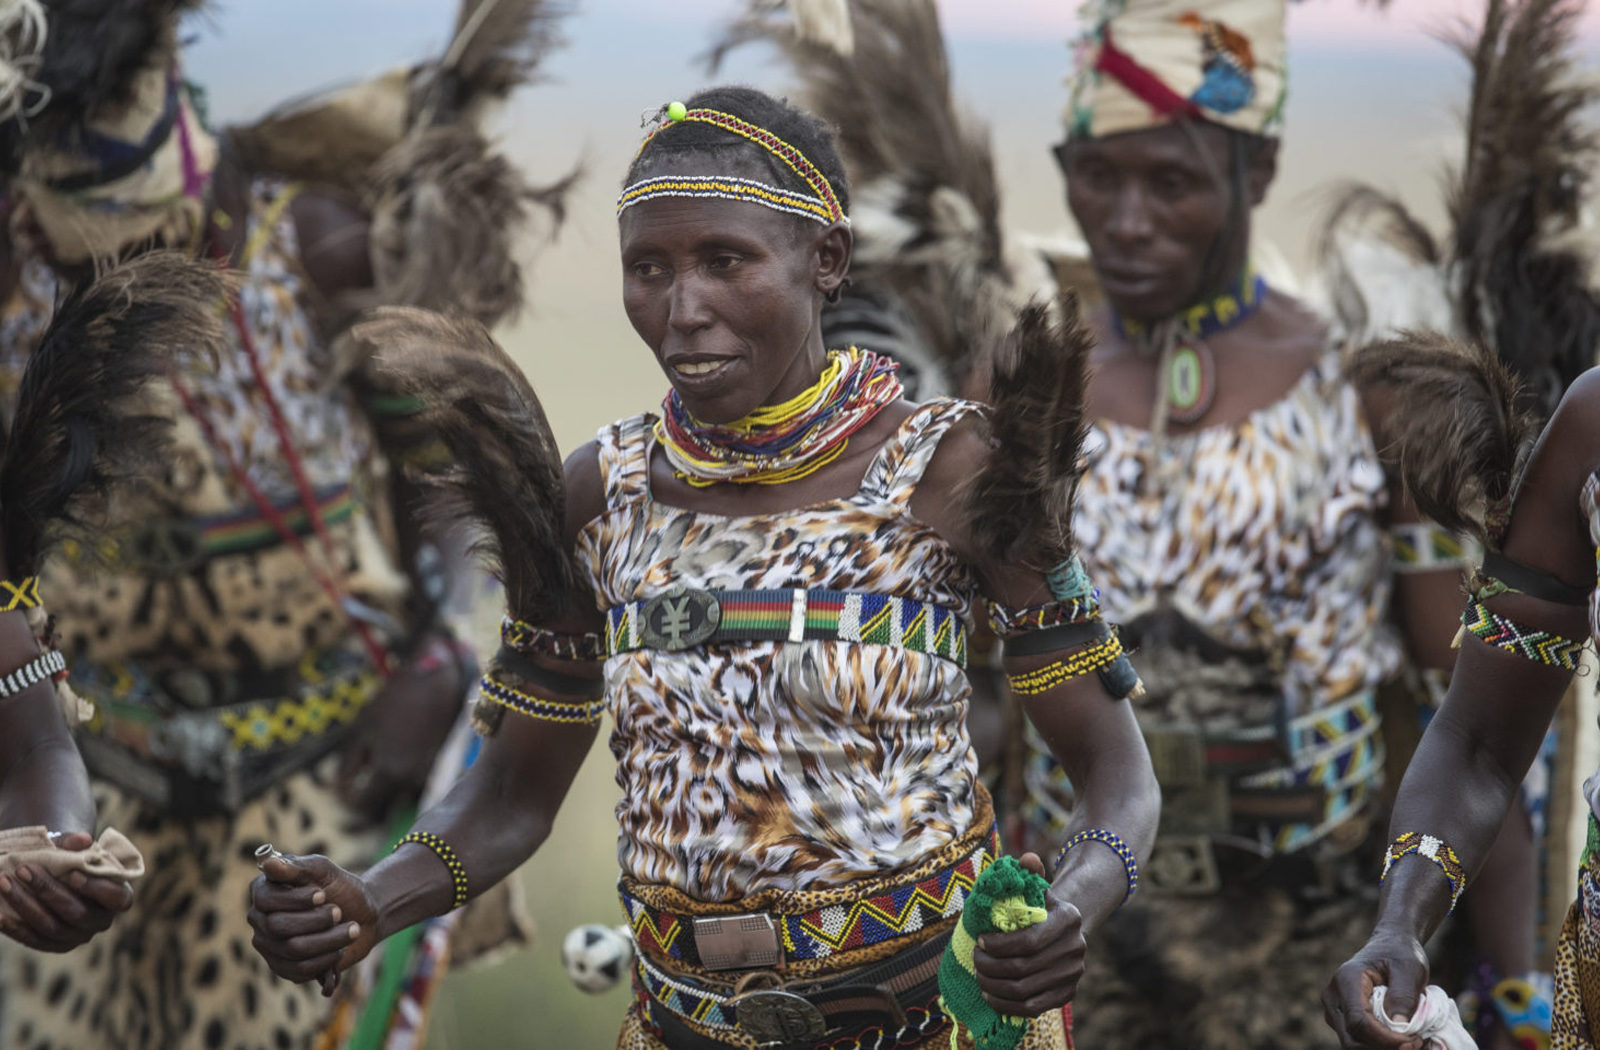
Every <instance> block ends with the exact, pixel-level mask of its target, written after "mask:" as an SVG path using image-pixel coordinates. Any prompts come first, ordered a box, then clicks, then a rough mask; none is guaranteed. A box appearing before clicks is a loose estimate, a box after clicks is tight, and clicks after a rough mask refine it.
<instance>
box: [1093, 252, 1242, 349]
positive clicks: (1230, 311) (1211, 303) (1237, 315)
mask: <svg viewBox="0 0 1600 1050" xmlns="http://www.w3.org/2000/svg"><path fill="white" fill-rule="evenodd" d="M1266 297H1267V279H1266V278H1265V277H1262V276H1261V275H1260V274H1258V273H1256V271H1255V267H1253V266H1250V265H1248V264H1247V265H1246V266H1245V269H1244V273H1242V274H1240V275H1239V277H1238V279H1237V280H1235V281H1234V282H1233V283H1232V284H1230V285H1229V286H1228V287H1227V288H1225V289H1223V291H1222V292H1221V293H1219V294H1218V295H1216V296H1214V297H1213V298H1211V299H1209V300H1207V301H1205V302H1203V303H1196V304H1195V305H1194V306H1191V307H1188V308H1187V309H1184V310H1180V311H1178V314H1177V316H1176V317H1175V318H1174V320H1175V321H1176V322H1177V326H1178V338H1179V339H1180V340H1184V339H1210V338H1211V337H1212V336H1214V335H1218V334H1220V333H1222V332H1226V331H1227V330H1228V329H1230V328H1235V327H1237V326H1239V325H1241V324H1243V323H1244V322H1245V321H1246V320H1248V319H1249V318H1250V316H1251V315H1252V314H1254V313H1255V312H1256V311H1257V310H1259V309H1261V304H1262V302H1263V301H1264V300H1265V299H1266ZM1111 320H1112V323H1113V324H1114V325H1115V326H1116V329H1117V334H1118V335H1121V336H1122V337H1123V338H1125V339H1128V340H1131V341H1133V342H1136V343H1142V342H1145V341H1147V340H1149V338H1150V334H1151V326H1150V325H1149V324H1146V323H1145V322H1143V321H1135V320H1133V319H1132V318H1126V317H1123V316H1121V315H1120V314H1118V313H1117V312H1116V311H1115V310H1112V311H1111Z"/></svg>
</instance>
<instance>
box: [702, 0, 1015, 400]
mask: <svg viewBox="0 0 1600 1050" xmlns="http://www.w3.org/2000/svg"><path fill="white" fill-rule="evenodd" d="M848 11H849V15H850V19H851V36H852V40H853V47H852V48H851V49H849V50H848V51H846V50H841V49H840V48H839V47H838V46H836V45H834V44H830V43H824V42H819V41H818V40H817V39H816V38H815V35H814V34H813V33H811V32H810V31H809V30H808V28H807V26H806V25H805V24H804V23H803V22H802V21H801V20H800V19H797V18H795V17H792V16H791V13H790V9H789V6H788V5H786V4H779V3H775V2H772V0H753V2H752V3H751V4H750V6H749V8H748V9H747V11H746V13H745V15H744V16H743V17H741V18H740V19H738V20H737V21H735V22H734V23H733V24H731V25H730V26H729V27H728V29H727V30H726V31H725V33H724V34H723V36H722V38H721V39H720V40H719V41H718V42H717V44H716V45H715V46H714V47H713V49H712V51H711V55H710V61H711V64H712V66H713V67H715V66H716V65H717V64H718V63H719V62H720V61H721V60H722V58H723V56H725V55H726V54H727V53H728V52H729V51H731V50H732V49H734V48H737V47H740V46H742V45H744V44H746V43H749V42H753V41H767V42H769V43H772V44H775V45H776V46H777V47H778V49H779V51H780V53H781V54H782V55H783V57H784V58H785V59H786V60H787V62H788V63H789V65H790V67H791V68H792V70H793V72H794V74H795V75H796V76H797V77H798V78H799V82H800V88H801V95H802V98H803V101H804V103H805V105H806V106H807V107H808V108H809V109H811V110H812V111H813V112H815V113H817V114H819V115H820V116H822V117H823V118H824V119H826V120H828V121H830V122H831V123H832V124H834V125H835V126H836V127H837V129H838V133H839V147H840V151H841V153H842V155H843V158H844V162H845V167H846V169H847V171H848V173H849V176H850V181H851V185H852V186H853V187H854V192H853V194H852V197H853V198H854V201H855V204H854V207H853V209H852V210H853V216H852V221H853V224H854V227H855V232H856V255H855V262H854V267H853V271H852V277H853V278H854V279H855V280H856V281H858V282H860V283H861V284H863V285H864V286H866V287H868V288H878V289H883V290H885V291H888V292H892V293H894V294H895V295H896V296H897V297H899V299H900V300H901V301H902V302H903V303H904V304H905V305H906V307H907V308H908V309H909V310H910V311H911V313H912V314H913V315H914V316H915V317H917V319H918V322H919V325H920V327H921V328H922V329H923V335H924V340H925V342H926V343H927V345H928V346H929V348H930V350H931V351H932V353H933V355H934V356H935V357H936V358H937V359H938V360H939V362H940V365H941V367H942V368H943V369H944V370H945V371H946V373H947V377H948V381H947V382H946V383H945V385H946V386H947V387H949V388H959V387H960V386H961V384H962V382H963V381H964V380H965V378H966V376H967V374H968V373H969V372H970V371H971V370H972V369H973V367H974V366H975V365H976V364H977V363H978V362H979V361H980V360H983V359H985V358H986V357H987V356H988V355H990V354H992V353H993V352H994V350H995V348H996V346H997V344H998V341H999V339H1001V338H1003V337H1004V335H1005V333H1007V332H1008V331H1010V330H1011V327H1012V325H1013V324H1014V323H1015V321H1016V317H1017V313H1018V311H1019V310H1020V309H1021V308H1022V306H1023V305H1024V304H1025V303H1026V302H1028V301H1029V300H1030V299H1031V298H1032V294H1033V292H1034V291H1035V289H1033V288H1031V287H1027V288H1022V287H1019V285H1021V284H1022V283H1023V282H1021V281H1020V280H1019V275H1018V274H1017V273H1016V272H1015V267H1014V266H1013V265H1011V259H1010V256H1009V255H1008V249H1007V245H1006V242H1005V238H1004V237H1003V235H1002V232H1001V225H1000V188H999V179H998V177H997V175H996V172H995V166H994V157H993V153H992V151H991V149H990V145H989V137H988V131H987V128H986V127H985V126H984V125H983V124H982V123H981V122H980V121H977V120H974V119H972V118H970V117H969V116H968V115H967V114H965V113H964V112H962V111H961V110H960V109H959V107H957V105H956V103H955V99H954V96H953V94H952V91H951V83H950V69H949V64H948V61H947V59H946V56H945V48H944V38H943V35H942V34H941V32H940V29H939V17H938V9H937V8H936V6H935V5H934V3H933V2H932V0H852V2H851V3H850V4H849V5H848Z"/></svg>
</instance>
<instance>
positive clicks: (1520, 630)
mask: <svg viewBox="0 0 1600 1050" xmlns="http://www.w3.org/2000/svg"><path fill="white" fill-rule="evenodd" d="M1461 628H1462V630H1463V631H1465V632H1466V633H1468V634H1471V635H1472V636H1473V637H1475V638H1477V639H1478V640H1480V641H1482V642H1484V643H1486V644H1488V645H1492V646H1494V647H1495V648H1496V649H1501V650H1503V651H1505V652H1508V653H1511V654H1512V655H1513V656H1520V657H1522V658H1523V659H1524V660H1531V661H1533V662H1534V663H1536V664H1544V665H1545V666H1546V667H1559V668H1561V669H1562V670H1565V671H1573V670H1576V669H1577V667H1578V659H1579V654H1580V653H1582V652H1583V646H1584V643H1583V642H1580V641H1574V640H1572V639H1571V638H1563V637H1562V636H1561V635H1559V634H1551V633H1550V632H1549V631H1541V630H1537V629H1535V628H1532V627H1525V626H1523V625H1522V624H1519V623H1517V622H1516V621H1515V620H1509V619H1507V618H1506V617H1504V616H1501V615H1499V614H1498V613H1495V612H1494V611H1492V610H1491V609H1490V608H1489V607H1488V606H1487V605H1484V604H1483V601H1482V597H1481V596H1480V597H1476V598H1473V599H1472V600H1471V601H1469V602H1468V603H1467V609H1466V612H1464V613H1462V614H1461Z"/></svg>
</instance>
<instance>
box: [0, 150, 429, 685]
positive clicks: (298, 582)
mask: <svg viewBox="0 0 1600 1050" xmlns="http://www.w3.org/2000/svg"><path fill="white" fill-rule="evenodd" d="M286 192H287V191H286V187H285V185H284V184H283V183H282V182H280V181H278V180H272V179H259V180H257V181H256V182H255V184H254V186H253V194H252V201H251V208H250V213H249V217H248V223H247V228H246V231H245V236H246V238H247V242H249V243H251V244H253V245H254V249H255V250H254V251H252V252H251V253H250V254H249V257H248V260H247V261H246V262H245V263H244V264H243V265H242V267H241V268H242V270H243V284H242V287H241V291H240V302H241V304H242V307H243V315H244V318H245V324H244V328H245V331H247V332H248V333H249V337H250V340H251V344H252V345H253V346H254V348H255V350H256V351H257V353H258V354H259V359H260V364H261V369H262V372H263V374H264V376H265V378H266V382H267V384H268V385H269V386H270V388H271V390H272V393H273V396H274V398H275V399H276V401H277V403H278V405H279V406H280V408H281V410H282V412H283V415H284V418H285V422H286V423H287V425H288V430H289V432H290V434H291V435H292V440H293V443H294V448H295V450H296V452H298V453H299V455H300V457H301V459H302V461H303V463H304V465H305V470H306V474H307V476H308V478H309V481H310V483H311V485H312V486H313V487H314V488H316V489H318V490H326V489H329V488H331V487H332V486H336V485H340V484H348V485H350V487H351V491H352V493H353V494H354V496H355V498H356V501H357V504H358V510H357V511H356V513H354V514H353V515H352V516H350V517H348V518H345V519H344V520H341V521H338V522H332V523H330V524H329V526H328V531H329V534H330V537H331V539H332V541H333V543H332V546H333V552H334V560H335V562H336V563H337V564H336V566H335V570H334V571H335V573H336V574H338V575H339V576H340V577H341V578H342V579H343V581H344V586H345V588H346V590H347V591H348V592H349V593H350V594H352V595H354V596H356V597H357V598H359V599H360V600H362V601H363V602H365V603H366V604H368V605H370V606H374V607H376V608H379V609H383V610H385V611H388V612H390V613H391V614H393V613H397V612H398V611H399V610H400V607H401V602H402V599H403V595H404V592H405V588H406V586H407V584H406V580H405V577H404V576H403V574H401V572H400V571H399V569H398V567H397V562H396V559H395V555H394V552H395V550H396V549H397V547H396V545H395V542H394V539H393V523H392V520H391V517H390V513H389V509H388V499H387V481H386V475H387V469H388V468H387V464H386V461H385V460H384V458H383V456H382V455H381V453H379V452H378V451H377V447H376V443H375V440H374V438H373V434H372V428H371V425H370V423H369V422H368V420H367V417H366V415H365V413H364V412H363V411H362V410H361V407H360V405H359V403H358V401H357V397H356V394H355V392H354V391H353V390H352V389H351V388H350V387H349V386H348V385H345V384H343V383H341V382H340V379H341V377H339V376H336V375H333V374H331V372H332V369H331V366H330V362H329V361H328V359H327V354H326V349H325V348H324V347H323V346H322V344H321V341H320V340H319V339H318V337H317V336H316V335H315V334H314V332H313V329H312V326H311V323H310V320H309V316H308V313H307V307H306V296H307V294H308V290H307V289H306V288H305V286H304V278H303V276H302V274H301V272H300V269H299V264H298V259H299V245H298V243H297V239H296V235H295V227H294V222H293V220H292V218H291V217H290V216H289V215H288V213H287V211H286V210H285V208H284V205H285V204H286V203H287V199H286ZM48 275H49V272H48V270H47V269H43V266H42V264H35V263H29V264H28V265H27V266H26V267H25V268H24V280H23V282H22V284H21V287H20V289H19V293H18V294H17V295H15V296H13V299H12V302H11V304H10V305H9V306H8V309H7V311H6V312H5V313H4V314H3V315H0V336H4V337H5V338H6V345H5V347H4V353H3V356H0V374H3V375H4V376H5V379H4V380H0V389H4V390H8V391H10V392H11V393H13V394H14V392H15V389H16V383H17V380H18V379H19V378H20V375H21V372H22V369H23V368H24V367H25V366H26V364H27V359H28V355H29V354H30V353H31V352H32V349H33V347H34V345H36V344H37V341H38V336H39V335H40V334H42V331H43V328H44V323H45V322H46V321H47V320H48V317H49V308H50V305H51V303H52V300H53V287H54V285H53V281H52V280H49V279H48ZM219 308H221V307H220V306H219ZM41 310H42V314H41ZM227 330H228V332H229V334H230V344H231V345H230V346H229V347H228V348H227V349H226V350H225V351H224V353H223V354H222V358H221V360H220V361H219V362H217V363H216V365H215V366H213V365H211V364H210V363H204V362H200V361H195V362H192V363H190V364H184V365H181V367H182V369H183V375H182V381H183V383H184V384H185V386H186V387H187V388H188V389H189V390H190V392H191V393H192V394H193V396H194V398H195V400H196V401H197V402H198V403H199V405H200V406H201V409H202V411H203V412H204V413H205V414H206V415H207V416H209V418H210V419H211V421H212V424H213V426H214V429H215V431H216V433H217V434H218V436H219V437H220V439H221V440H222V441H224V442H225V443H226V444H227V446H228V448H229V450H230V452H231V453H232V455H233V456H234V457H235V458H236V459H237V460H238V461H239V462H240V463H241V464H242V465H243V467H244V470H245V472H246V474H247V475H248V476H249V477H250V479H251V480H252V481H253V482H254V483H255V484H256V485H257V486H259V488H260V489H261V490H262V491H263V492H264V493H265V494H266V496H267V497H268V498H269V499H270V500H272V501H273V502H274V503H277V504H279V505H280V506H283V505H289V504H293V503H295V502H296V501H297V491H296V487H295V483H294V480H293V477H292V475H291V473H290V470H289V466H288V462H287V459H286V458H285V456H284V452H283V449H282V446H281V445H280V444H279V441H278V437H277V433H276V432H275V429H274V427H273V424H272V421H271V417H270V415H269V412H268V407H267V403H266V399H265V398H264V397H263V396H262V393H261V388H260V385H259V384H258V383H257V382H256V380H255V377H254V374H253V370H252V368H251V365H250V361H249V358H248V356H247V354H246V352H245V345H244V343H243V341H242V336H241V335H240V334H239V333H238V332H237V331H236V330H235V329H234V327H233V325H232V322H231V321H230V322H229V323H228V325H227ZM150 393H151V396H152V397H153V398H154V399H155V400H156V402H157V411H161V412H164V413H165V414H166V415H167V416H168V417H169V418H171V419H173V420H174V422H175V425H174V427H173V429H172V431H171V432H170V436H169V440H170V441H171V445H172V447H171V450H170V455H169V459H168V463H167V467H166V471H165V474H164V476H163V477H161V478H160V479H158V481H157V483H156V484H155V485H153V486H152V489H151V491H149V492H147V493H142V494H140V495H139V496H138V497H137V498H128V497H124V498H122V499H121V500H120V501H119V502H118V504H117V505H116V506H114V507H113V515H112V522H111V525H110V528H109V529H108V530H107V531H106V533H105V534H104V535H103V537H102V549H101V550H100V551H98V552H86V551H82V550H81V549H77V548H75V547H73V546H72V545H68V546H67V547H66V549H65V551H64V553H63V554H62V555H61V556H58V557H55V558H52V559H51V560H50V561H49V562H48V563H47V564H46V565H45V567H44V569H43V571H42V572H41V581H40V583H41V589H42V590H43V593H44V595H45V599H46V602H47V604H48V605H49V607H50V610H51V612H53V613H54V614H55V615H56V616H57V618H58V625H59V628H60V631H61V635H62V642H63V648H64V649H65V650H66V651H67V652H68V653H69V654H70V655H71V656H72V658H73V659H75V660H80V661H88V662H90V663H93V664H96V665H108V666H109V665H121V664H124V663H125V662H136V663H138V664H140V665H141V666H142V667H144V668H146V669H148V670H152V671H156V672H158V673H165V672H166V671H168V670H171V671H174V672H176V671H179V670H182V671H183V672H184V673H186V674H187V673H188V672H190V671H203V672H233V671H245V672H250V671H255V670H259V669H272V668H284V667H294V666H295V665H297V664H298V663H299V662H300V661H301V659H302V658H303V657H304V656H305V655H306V654H307V653H308V652H311V651H319V650H326V649H330V648H336V647H340V646H343V645H346V644H348V642H349V638H348V636H349V633H350V627H349V623H348V620H347V618H346V616H345V614H344V613H343V612H342V611H341V610H340V609H339V608H338V607H336V606H335V605H334V603H333V601H332V599H331V598H330V597H329V596H328V595H327V594H326V593H325V592H324V591H323V589H322V588H321V587H320V586H319V585H318V584H317V582H316V581H315V578H314V577H313V576H312V574H311V573H310V572H308V571H307V569H306V565H305V561H304V560H303V557H302V555H301V554H300V553H299V552H297V551H296V550H294V549H293V548H291V547H288V546H285V545H284V544H281V543H279V544H277V545H275V546H271V547H268V548H266V549H263V550H256V551H253V552H249V553H235V554H225V555H217V556H213V557H211V558H209V559H207V560H204V561H203V562H201V563H199V564H192V565H191V564H185V565H182V566H180V567H178V568H171V569H154V568H152V567H151V566H150V565H148V564H145V563H143V562H142V561H137V560H134V559H132V558H131V557H128V556H125V552H126V551H127V550H128V549H129V547H130V546H131V545H132V544H130V543H129V542H127V541H129V540H130V538H131V537H135V536H136V535H141V534H142V533H143V532H145V531H149V527H150V525H151V524H152V523H154V524H161V523H163V522H174V523H182V522H186V521H190V520H193V519H195V518H197V517H206V516H216V515H225V514H229V513H231V512H236V511H237V512H244V511H252V510H253V509H254V504H253V502H252V500H251V497H250V495H249V493H248V492H247V491H246V490H245V489H244V488H243V487H242V486H241V485H240V484H239V482H238V481H237V480H236V479H235V478H234V476H233V474H232V473H231V472H230V470H229V468H228V466H227V465H226V462H225V460H224V459H223V458H222V457H221V456H220V455H219V454H218V452H217V451H216V450H215V449H213V448H212V446H211V444H210V442H209V440H208V439H207V437H206V436H205V434H204V433H203V432H202V430H201V428H200V427H199V426H198V425H197V423H196V422H195V420H194V419H193V418H192V417H191V416H190V415H189V414H188V412H187V411H186V410H185V408H184V406H183V404H182V403H181V402H180V401H179V399H178V397H177V396H176V393H175V391H174V390H173V389H172V388H171V387H169V386H167V385H165V384H154V385H153V386H152V388H151V391H150ZM9 400H10V399H9V398H8V401H9ZM8 407H9V405H8ZM306 546H307V549H308V550H310V551H312V552H313V554H312V556H313V557H317V558H318V559H319V561H321V562H324V563H325V560H326V559H325V557H324V556H323V553H322V550H321V547H320V545H319V544H318V543H317V542H316V541H315V539H310V540H308V541H307V544H306ZM91 553H93V554H94V555H95V556H94V557H91V556H89V555H90V554H91ZM102 559H103V560H105V561H108V562H109V565H102V564H100V561H101V560H102ZM195 688H196V689H199V687H198V686H196V687H195ZM191 691H193V690H191ZM228 700H229V698H228V697H227V696H225V695H211V692H210V691H209V690H206V689H199V691H198V692H197V693H196V695H195V696H194V697H192V698H188V699H187V702H189V703H191V704H192V705H193V706H198V707H204V706H211V705H212V704H214V703H226V702H228Z"/></svg>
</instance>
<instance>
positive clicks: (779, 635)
mask: <svg viewBox="0 0 1600 1050" xmlns="http://www.w3.org/2000/svg"><path fill="white" fill-rule="evenodd" d="M811 640H820V641H839V642H859V643H863V644H866V645H892V646H897V647H899V648H903V649H910V650H912V651H914V652H921V653H928V654H929V655H932V656H940V657H943V658H945V659H946V660H951V661H953V662H955V663H956V664H959V665H960V666H963V667H965V666H966V662H967V631H966V625H965V624H964V623H963V622H962V620H961V617H960V616H959V615H958V614H957V613H955V612H953V611H951V610H949V609H946V608H944V607H943V606H939V605H933V604H931V603H929V602H919V601H913V600H911V599H907V598H896V597H892V596H889V595H883V594H859V593H855V592H851V591H825V590H790V589H783V590H755V591H704V590H697V589H693V588H686V587H679V588H675V589H673V590H670V591H668V592H666V593H665V594H660V595H657V596H656V597H654V598H650V599H647V600H644V601H636V602H628V603H627V604H625V605H618V606H615V607H614V608H612V609H610V610H608V611H607V613H606V648H607V651H608V652H610V653H612V654H616V653H625V652H631V651H633V650H635V649H668V650H676V649H689V648H693V647H695V646H699V645H706V644H710V643H715V642H758V641H772V642H802V641H811Z"/></svg>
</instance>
